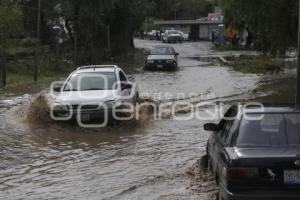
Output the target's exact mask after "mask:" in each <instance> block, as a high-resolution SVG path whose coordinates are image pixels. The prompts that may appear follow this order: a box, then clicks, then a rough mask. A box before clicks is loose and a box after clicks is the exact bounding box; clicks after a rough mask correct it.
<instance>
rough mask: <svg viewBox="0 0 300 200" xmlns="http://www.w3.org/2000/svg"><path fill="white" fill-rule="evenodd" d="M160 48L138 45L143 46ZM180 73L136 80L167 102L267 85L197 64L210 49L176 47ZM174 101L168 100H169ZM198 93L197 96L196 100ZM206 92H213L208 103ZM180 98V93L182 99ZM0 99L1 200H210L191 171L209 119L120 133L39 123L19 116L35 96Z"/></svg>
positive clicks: (207, 187)
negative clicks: (188, 172) (196, 186)
mask: <svg viewBox="0 0 300 200" xmlns="http://www.w3.org/2000/svg"><path fill="white" fill-rule="evenodd" d="M157 44H158V43H156V42H150V41H139V40H137V41H136V45H137V47H139V48H147V47H151V46H155V45H157ZM173 46H174V47H175V49H176V50H177V51H178V52H179V53H180V55H181V56H180V58H179V59H180V61H179V62H180V63H179V70H178V71H176V72H167V71H156V72H155V71H154V72H153V71H149V72H148V71H142V72H140V73H137V74H135V76H136V77H137V79H138V81H139V87H140V93H141V95H144V96H152V95H157V94H160V97H161V98H162V100H163V101H168V100H170V99H172V101H176V100H177V98H178V97H177V95H178V93H183V94H184V96H185V99H186V100H188V101H191V100H192V99H193V100H194V99H195V98H198V99H197V100H198V101H205V100H213V99H220V101H222V98H227V97H232V96H241V98H243V95H247V94H251V92H252V90H254V89H255V88H256V86H257V83H258V81H259V79H260V77H259V76H256V75H245V74H241V73H237V72H234V71H232V70H230V69H229V68H227V67H222V66H219V65H217V64H216V63H214V62H207V61H200V60H197V59H193V57H197V56H198V55H199V54H201V52H202V53H205V52H207V51H208V50H209V48H210V44H209V43H183V44H173ZM166 93H168V94H169V95H167V96H168V97H170V96H172V97H170V98H168V97H167V96H166V95H165V94H166ZM191 94H192V95H191ZM202 94H209V95H208V96H206V97H207V98H204V99H201V98H202V97H203V96H202ZM180 96H181V95H180ZM0 99H2V100H0V152H1V154H0V160H1V163H0V172H1V173H0V183H1V184H0V199H107V200H109V199H113V200H115V199H124V200H128V199H130V200H131V199H133V200H134V199H138V200H139V199H146V200H148V199H149V200H152V199H168V200H169V199H170V200H175V199H209V198H210V197H211V195H212V193H214V190H213V189H212V187H213V184H212V182H211V181H208V182H204V183H203V188H202V189H201V191H195V190H194V189H192V188H193V184H194V183H193V182H194V181H195V180H194V178H193V177H191V176H189V175H188V174H187V168H189V167H190V166H191V165H193V164H194V163H196V162H197V160H198V159H199V158H200V157H201V155H203V154H204V153H205V146H206V140H207V138H208V134H207V133H205V132H204V131H203V124H204V123H206V122H205V121H200V120H196V119H192V120H187V121H178V120H174V119H168V120H162V121H154V120H151V119H149V120H147V121H141V122H137V123H134V124H130V123H129V124H122V125H121V126H120V127H118V128H104V129H92V130H90V129H81V128H78V127H76V126H75V125H72V124H65V125H64V124H53V123H45V124H35V123H29V122H27V121H26V120H25V119H24V118H23V117H22V114H20V113H18V112H19V111H20V110H23V109H24V107H26V106H28V101H29V100H30V99H31V96H30V95H24V96H21V97H9V98H7V97H1V98H0Z"/></svg>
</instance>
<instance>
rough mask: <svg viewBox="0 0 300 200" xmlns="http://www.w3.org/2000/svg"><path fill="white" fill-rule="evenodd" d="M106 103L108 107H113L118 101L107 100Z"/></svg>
mask: <svg viewBox="0 0 300 200" xmlns="http://www.w3.org/2000/svg"><path fill="white" fill-rule="evenodd" d="M105 105H106V106H107V108H109V109H111V108H113V107H114V106H115V105H116V101H107V102H105Z"/></svg>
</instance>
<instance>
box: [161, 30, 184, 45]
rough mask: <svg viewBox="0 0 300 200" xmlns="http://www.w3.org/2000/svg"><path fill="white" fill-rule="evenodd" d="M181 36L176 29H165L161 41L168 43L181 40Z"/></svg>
mask: <svg viewBox="0 0 300 200" xmlns="http://www.w3.org/2000/svg"><path fill="white" fill-rule="evenodd" d="M182 41H183V37H182V35H181V33H180V31H177V30H166V31H165V34H164V36H163V37H162V42H163V43H165V42H166V43H170V42H175V43H176V42H180V43H181V42H182Z"/></svg>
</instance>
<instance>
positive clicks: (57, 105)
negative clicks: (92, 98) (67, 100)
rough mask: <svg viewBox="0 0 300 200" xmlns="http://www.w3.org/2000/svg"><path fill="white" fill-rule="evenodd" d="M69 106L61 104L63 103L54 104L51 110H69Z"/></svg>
mask: <svg viewBox="0 0 300 200" xmlns="http://www.w3.org/2000/svg"><path fill="white" fill-rule="evenodd" d="M70 109H71V108H70V106H67V105H63V104H58V103H56V104H54V105H53V110H55V111H69V110H70Z"/></svg>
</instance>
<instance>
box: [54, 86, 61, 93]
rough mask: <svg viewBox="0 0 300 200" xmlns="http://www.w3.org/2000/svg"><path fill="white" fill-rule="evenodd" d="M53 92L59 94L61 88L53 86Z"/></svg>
mask: <svg viewBox="0 0 300 200" xmlns="http://www.w3.org/2000/svg"><path fill="white" fill-rule="evenodd" d="M53 91H54V92H61V86H55V87H54V88H53Z"/></svg>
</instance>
